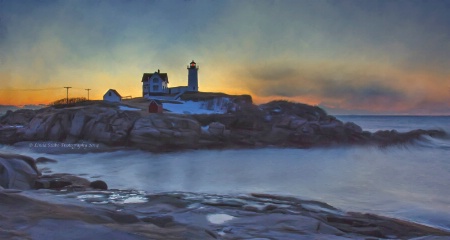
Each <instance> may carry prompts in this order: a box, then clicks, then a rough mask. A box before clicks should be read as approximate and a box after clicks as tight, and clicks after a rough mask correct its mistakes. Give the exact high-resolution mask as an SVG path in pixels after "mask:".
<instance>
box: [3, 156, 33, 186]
mask: <svg viewBox="0 0 450 240" xmlns="http://www.w3.org/2000/svg"><path fill="white" fill-rule="evenodd" d="M39 175H40V173H39V171H38V170H37V168H36V164H35V163H34V160H33V159H32V158H30V157H27V156H23V155H18V154H4V153H0V186H1V187H3V188H13V189H23V190H26V189H32V188H33V187H34V184H35V181H36V179H37V178H38V176H39Z"/></svg>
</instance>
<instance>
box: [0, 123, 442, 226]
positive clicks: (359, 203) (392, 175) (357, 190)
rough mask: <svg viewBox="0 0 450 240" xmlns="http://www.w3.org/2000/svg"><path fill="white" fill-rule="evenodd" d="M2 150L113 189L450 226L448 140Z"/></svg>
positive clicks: (378, 126) (371, 127)
mask: <svg viewBox="0 0 450 240" xmlns="http://www.w3.org/2000/svg"><path fill="white" fill-rule="evenodd" d="M337 118H338V119H340V120H342V121H345V122H347V121H351V122H354V123H356V124H358V125H360V126H361V127H362V128H363V129H364V130H368V131H372V132H374V131H378V130H396V131H399V132H405V131H409V130H414V129H443V130H445V131H447V132H449V133H450V116H337ZM49 146H50V147H52V146H53V147H62V146H61V145H57V144H54V145H52V146H51V145H49ZM41 149H42V148H41ZM0 150H1V151H6V152H16V153H20V154H24V155H28V156H31V157H34V158H37V157H42V156H44V157H49V158H53V159H56V160H58V163H55V164H53V163H52V164H46V165H40V167H45V168H46V169H45V170H46V171H51V172H54V173H62V172H66V173H71V174H77V175H81V176H84V177H86V178H88V179H90V180H95V179H102V180H104V181H106V182H107V183H108V185H109V187H110V188H114V189H134V190H141V191H145V192H148V193H158V192H172V191H182V192H196V193H214V194H225V195H234V194H247V193H271V194H280V195H288V196H295V197H299V198H303V199H313V200H319V201H322V202H326V203H328V204H330V205H332V206H334V207H337V208H339V209H341V210H344V211H356V212H366V213H375V214H379V215H383V216H390V217H395V218H399V219H405V220H409V221H414V222H418V223H422V224H427V225H430V226H434V227H439V228H443V229H448V230H450V188H449V183H450V139H433V138H424V139H421V140H418V141H416V142H414V143H413V144H408V145H398V146H390V147H384V148H379V147H375V146H346V147H333V148H312V149H279V148H265V149H247V150H196V151H182V152H174V153H164V154H161V153H159V154H156V153H149V152H145V151H140V150H118V151H113V152H101V153H98V152H97V153H95V152H85V153H80V152H79V151H78V152H76V153H65V154H51V153H43V152H41V151H39V152H38V151H36V149H35V148H33V147H20V148H19V147H12V146H0ZM87 150H89V149H87ZM49 152H52V151H51V149H49ZM68 152H70V149H68Z"/></svg>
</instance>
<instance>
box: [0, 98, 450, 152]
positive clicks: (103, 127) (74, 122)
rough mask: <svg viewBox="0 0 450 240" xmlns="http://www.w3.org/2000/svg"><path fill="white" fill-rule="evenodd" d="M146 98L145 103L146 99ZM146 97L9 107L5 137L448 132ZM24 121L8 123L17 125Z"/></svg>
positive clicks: (293, 144) (202, 143)
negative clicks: (166, 105)
mask: <svg viewBox="0 0 450 240" xmlns="http://www.w3.org/2000/svg"><path fill="white" fill-rule="evenodd" d="M142 102H143V103H142ZM146 102H148V101H147V100H145V99H143V100H141V102H140V105H138V106H142V105H143V106H144V107H142V108H136V109H138V110H140V111H130V110H122V109H130V108H128V107H129V106H136V104H135V105H132V104H133V102H130V103H129V105H127V108H120V106H121V104H115V103H108V102H103V101H91V102H87V103H81V104H72V105H68V106H53V107H47V108H43V109H40V110H25V109H24V110H17V111H15V112H12V111H9V112H7V114H6V115H4V116H3V117H2V118H1V119H0V124H2V126H3V127H1V128H0V143H2V144H14V143H18V142H23V141H32V142H36V141H54V142H64V143H79V142H95V143H101V144H104V145H107V146H116V147H117V146H124V147H132V148H140V149H144V150H148V151H164V152H167V151H175V150H182V149H224V148H258V147H268V146H270V147H289V148H310V147H326V146H336V145H349V144H356V145H362V144H376V145H379V146H388V145H394V144H402V143H407V142H411V141H414V140H416V139H418V138H420V137H422V136H432V137H445V136H447V134H446V133H445V132H444V131H442V130H420V129H418V130H414V131H410V132H406V133H399V132H396V131H393V130H385V131H377V132H374V133H371V132H368V131H364V130H363V129H362V128H361V127H360V126H358V125H356V124H354V123H352V122H346V123H344V122H342V121H340V120H339V119H337V118H336V117H334V116H331V115H328V114H327V113H326V112H325V111H324V110H323V109H321V108H319V107H317V106H310V105H306V104H301V103H292V102H287V101H273V102H269V103H266V104H262V105H255V104H253V103H252V102H251V97H244V98H243V97H236V98H234V99H232V101H231V104H230V105H229V107H228V108H229V109H228V110H227V111H226V112H225V113H224V114H174V113H170V112H164V113H162V114H157V113H148V112H147V109H146V105H145V103H146ZM16 125H19V126H20V127H9V126H16Z"/></svg>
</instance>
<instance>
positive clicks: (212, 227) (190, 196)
mask: <svg viewBox="0 0 450 240" xmlns="http://www.w3.org/2000/svg"><path fill="white" fill-rule="evenodd" d="M0 209H1V210H2V218H0V224H1V226H2V228H0V237H2V239H14V237H15V238H18V239H48V238H46V237H48V236H50V235H51V236H53V237H54V236H58V239H80V238H91V239H92V238H95V239H100V238H101V239H104V238H106V237H108V238H113V239H117V238H120V239H316V238H319V239H413V238H418V239H446V238H449V237H450V232H446V231H443V230H439V229H434V228H431V227H427V226H423V225H419V224H415V223H410V222H406V221H402V220H397V219H392V218H387V217H381V216H376V215H371V214H362V213H345V212H342V211H340V210H338V209H335V208H333V207H331V206H329V205H327V204H325V203H321V202H316V201H306V200H301V199H297V198H293V197H285V196H277V195H270V194H251V195H236V196H232V195H211V194H199V193H186V192H171V193H160V194H146V193H144V192H139V191H132V190H107V191H92V190H91V191H67V190H63V191H53V190H52V191H45V192H42V191H34V192H15V193H8V192H5V191H0ZM6 209H8V211H7V210H6ZM9 209H12V210H9ZM49 209H51V211H49ZM49 226H53V227H51V228H49ZM57 226H67V227H70V231H69V232H70V234H67V229H66V228H64V229H62V228H61V227H57ZM50 229H51V230H50ZM64 233H66V234H64Z"/></svg>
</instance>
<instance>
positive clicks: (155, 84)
mask: <svg viewBox="0 0 450 240" xmlns="http://www.w3.org/2000/svg"><path fill="white" fill-rule="evenodd" d="M187 69H188V85H187V86H179V87H171V88H169V87H168V84H169V77H168V76H167V73H161V72H160V71H159V69H158V71H157V72H154V73H144V75H143V76H142V81H141V82H142V96H143V97H149V96H151V95H164V94H178V93H180V94H182V93H184V92H198V69H199V68H198V66H197V63H195V62H194V60H192V62H191V63H189V65H188V66H187Z"/></svg>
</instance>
